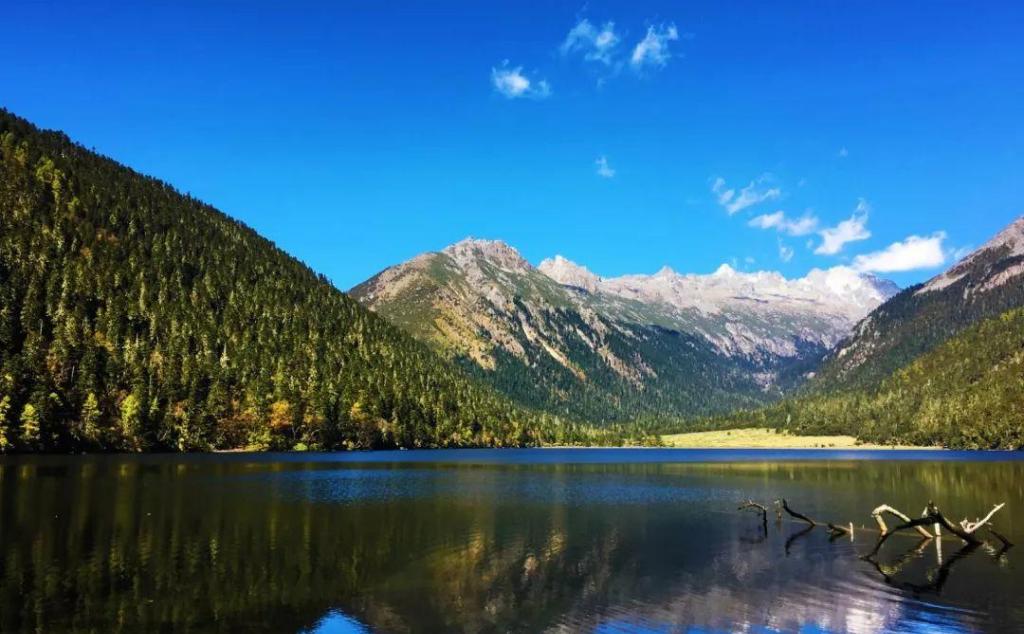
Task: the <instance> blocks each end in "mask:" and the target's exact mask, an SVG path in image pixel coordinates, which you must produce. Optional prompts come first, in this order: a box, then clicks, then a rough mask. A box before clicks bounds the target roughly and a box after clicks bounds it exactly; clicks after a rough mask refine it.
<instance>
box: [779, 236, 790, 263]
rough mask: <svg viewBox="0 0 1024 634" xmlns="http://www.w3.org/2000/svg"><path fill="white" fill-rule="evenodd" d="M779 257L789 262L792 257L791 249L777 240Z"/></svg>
mask: <svg viewBox="0 0 1024 634" xmlns="http://www.w3.org/2000/svg"><path fill="white" fill-rule="evenodd" d="M779 259H780V260H782V261H783V262H789V261H790V260H792V259H793V249H791V248H790V247H787V246H786V245H784V244H783V243H782V240H779Z"/></svg>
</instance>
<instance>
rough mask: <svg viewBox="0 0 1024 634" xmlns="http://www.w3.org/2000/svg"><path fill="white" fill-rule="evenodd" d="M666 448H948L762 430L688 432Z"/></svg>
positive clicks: (672, 437)
mask: <svg viewBox="0 0 1024 634" xmlns="http://www.w3.org/2000/svg"><path fill="white" fill-rule="evenodd" d="M660 438H661V441H662V443H664V445H665V447H668V448H674V449H814V450H819V451H820V450H823V449H824V450H828V449H832V450H836V451H844V450H845V451H849V450H856V449H864V450H902V451H906V450H930V451H935V450H942V451H946V448H945V447H937V446H933V447H928V446H921V445H881V444H877V443H870V442H860V441H858V440H857V438H856V437H854V436H845V435H834V436H798V435H795V434H790V433H789V432H785V431H784V432H775V431H771V430H768V429H764V428H760V427H743V428H738V429H722V430H716V431H697V432H685V433H682V434H663V435H661V436H660Z"/></svg>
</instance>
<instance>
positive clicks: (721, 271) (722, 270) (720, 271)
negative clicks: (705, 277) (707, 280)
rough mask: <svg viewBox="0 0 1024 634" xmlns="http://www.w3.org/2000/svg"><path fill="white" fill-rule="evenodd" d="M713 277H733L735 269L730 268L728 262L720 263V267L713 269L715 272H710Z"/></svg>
mask: <svg viewBox="0 0 1024 634" xmlns="http://www.w3.org/2000/svg"><path fill="white" fill-rule="evenodd" d="M711 275H712V276H713V277H735V276H736V269H734V268H732V267H731V266H729V265H728V264H724V263H723V264H722V265H721V266H720V267H718V268H717V269H715V272H714V273H712V274H711Z"/></svg>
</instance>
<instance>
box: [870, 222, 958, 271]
mask: <svg viewBox="0 0 1024 634" xmlns="http://www.w3.org/2000/svg"><path fill="white" fill-rule="evenodd" d="M945 239H946V232H944V231H936V232H935V233H933V234H932V235H930V236H928V237H921V236H910V237H908V238H907V239H906V240H904V241H902V242H893V243H892V244H890V245H889V246H887V247H886V248H884V249H882V250H881V251H875V252H874V253H868V254H866V255H858V256H857V257H855V258H854V259H853V268H855V269H857V270H858V271H861V272H872V273H897V272H901V271H914V270H917V269H931V268H935V267H937V266H942V265H943V264H945V263H946V252H945V251H944V250H943V248H942V241H943V240H945Z"/></svg>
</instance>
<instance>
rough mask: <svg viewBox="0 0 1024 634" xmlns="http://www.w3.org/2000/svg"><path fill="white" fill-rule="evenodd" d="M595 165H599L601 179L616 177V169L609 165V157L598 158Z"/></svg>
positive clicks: (598, 172) (598, 170)
mask: <svg viewBox="0 0 1024 634" xmlns="http://www.w3.org/2000/svg"><path fill="white" fill-rule="evenodd" d="M594 164H595V165H597V175H598V176H600V177H601V178H612V177H614V176H615V169H614V168H612V166H611V165H609V164H608V158H607V157H605V156H599V157H597V160H596V161H594Z"/></svg>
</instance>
